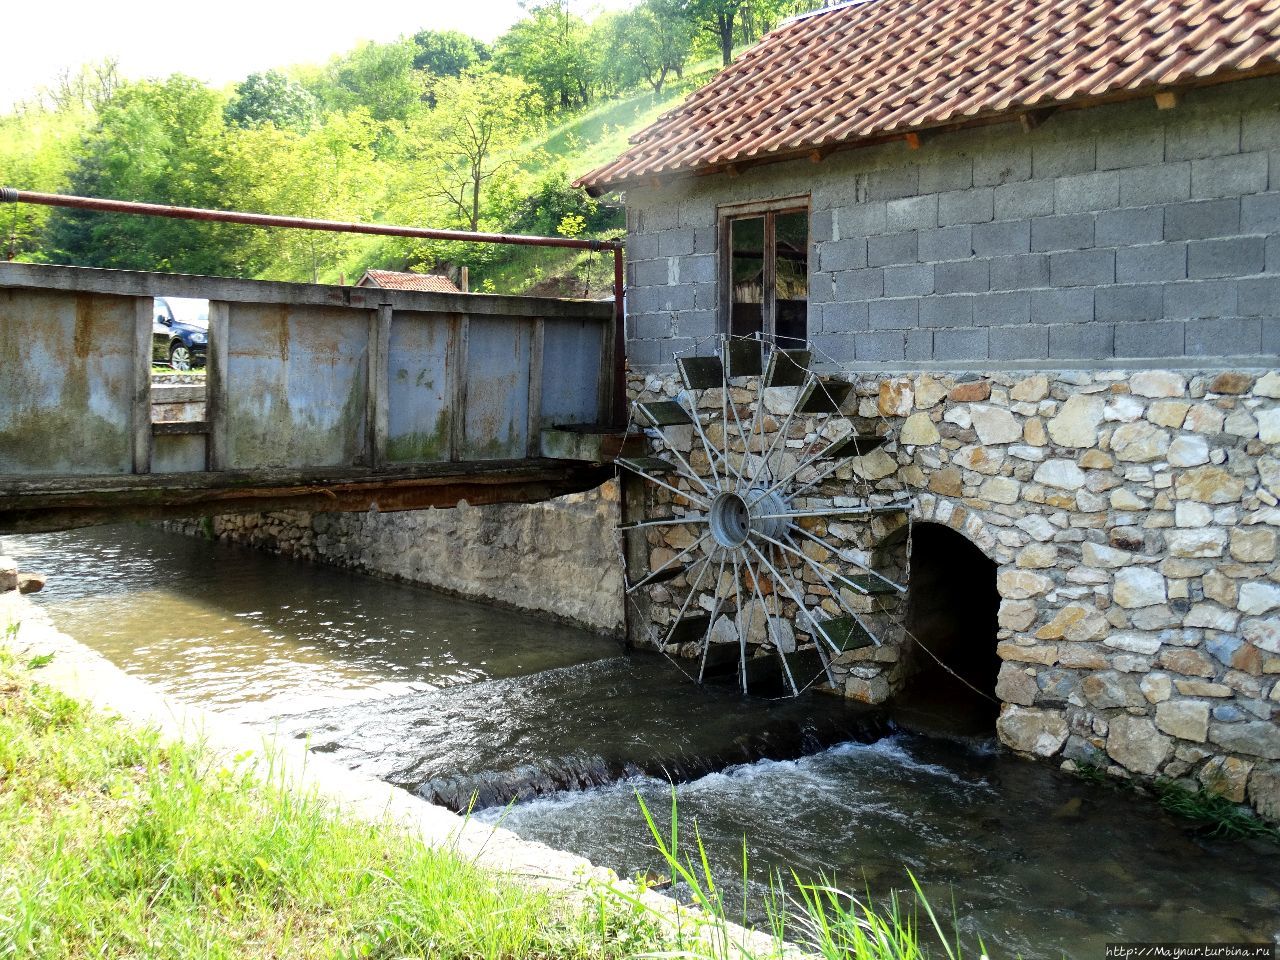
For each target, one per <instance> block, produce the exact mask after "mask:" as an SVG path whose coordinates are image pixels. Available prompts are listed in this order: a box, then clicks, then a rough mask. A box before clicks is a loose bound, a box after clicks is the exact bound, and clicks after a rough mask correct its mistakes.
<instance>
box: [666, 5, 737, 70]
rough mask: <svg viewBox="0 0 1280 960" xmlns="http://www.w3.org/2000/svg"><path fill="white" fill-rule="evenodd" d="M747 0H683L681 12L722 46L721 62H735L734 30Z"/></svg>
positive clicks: (724, 64)
mask: <svg viewBox="0 0 1280 960" xmlns="http://www.w3.org/2000/svg"><path fill="white" fill-rule="evenodd" d="M745 2H746V0H682V2H681V4H680V9H681V12H682V13H683V14H684V16H685V18H686V19H687V20H688V21H689V22H690V23H691V24H692V25H693V26H694V27H695V29H697V30H701V31H705V32H707V33H710V34H711V35H712V36H713V37H714V38H715V40H716V42H717V44H718V45H719V48H720V62H721V64H722V65H723V66H726V67H727V66H728V65H729V64H730V63H732V62H733V32H734V25H735V23H736V21H737V17H738V11H739V10H740V9H741V8H742V5H743V4H744V3H745Z"/></svg>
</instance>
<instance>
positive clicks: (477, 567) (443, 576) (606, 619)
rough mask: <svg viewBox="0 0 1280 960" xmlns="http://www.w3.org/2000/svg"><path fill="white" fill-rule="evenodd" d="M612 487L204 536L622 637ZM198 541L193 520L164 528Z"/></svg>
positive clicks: (291, 519) (302, 517)
mask: <svg viewBox="0 0 1280 960" xmlns="http://www.w3.org/2000/svg"><path fill="white" fill-rule="evenodd" d="M617 515H618V496H617V486H616V484H614V483H608V484H605V485H604V486H603V487H601V488H600V489H599V490H596V491H592V492H589V493H582V494H574V495H572V496H568V497H561V498H559V499H557V500H552V501H549V502H547V503H539V504H531V505H516V504H511V505H507V504H500V505H496V506H482V507H472V506H468V505H466V504H463V505H461V506H459V507H456V508H453V509H450V510H413V511H406V512H398V513H378V512H376V511H374V512H369V513H318V514H310V513H304V512H300V511H287V512H282V513H271V514H246V515H243V516H225V517H215V518H213V520H212V521H211V523H212V533H213V534H214V535H215V536H216V537H218V538H219V539H221V540H226V541H228V542H233V543H241V544H245V545H248V546H253V547H258V548H262V549H266V550H271V551H273V552H276V553H280V554H282V555H284V556H289V557H296V558H298V559H303V560H313V561H317V562H320V563H328V564H333V565H334V566H339V567H346V568H348V569H352V570H358V571H360V572H362V573H370V574H375V575H378V576H386V577H393V578H395V579H397V580H405V581H408V582H410V583H421V584H426V585H428V586H431V587H434V588H436V589H439V590H443V591H445V592H448V593H452V594H456V595H458V596H463V597H467V598H470V599H476V600H484V601H487V602H490V603H497V604H500V605H503V606H510V607H514V608H518V609H521V610H528V611H531V612H534V613H539V614H544V615H550V616H553V617H555V618H557V619H561V620H565V621H568V622H571V623H575V624H578V625H581V626H585V627H588V628H590V629H594V630H602V631H608V632H620V631H621V629H622V568H621V564H620V562H619V559H618V549H617V545H616V541H615V537H614V532H613V531H614V528H615V527H616V526H617V523H618V519H617ZM171 527H172V528H174V529H178V530H180V531H182V532H184V533H189V534H201V533H207V532H209V529H210V528H209V527H208V526H206V525H205V523H203V522H201V521H185V522H181V523H177V524H172V525H171Z"/></svg>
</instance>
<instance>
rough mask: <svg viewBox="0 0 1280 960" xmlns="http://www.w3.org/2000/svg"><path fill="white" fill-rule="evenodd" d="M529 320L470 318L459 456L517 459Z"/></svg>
mask: <svg viewBox="0 0 1280 960" xmlns="http://www.w3.org/2000/svg"><path fill="white" fill-rule="evenodd" d="M532 340H533V330H532V322H531V321H529V320H526V319H512V318H506V317H497V318H489V317H484V318H481V317H472V318H471V320H470V321H469V323H468V327H467V347H466V352H467V368H466V369H467V387H466V410H465V411H464V417H465V419H464V421H463V442H462V451H461V459H463V460H504V459H512V460H514V459H521V458H523V457H524V456H525V455H526V449H527V446H528V437H529V357H530V352H531V351H530V346H531V344H532Z"/></svg>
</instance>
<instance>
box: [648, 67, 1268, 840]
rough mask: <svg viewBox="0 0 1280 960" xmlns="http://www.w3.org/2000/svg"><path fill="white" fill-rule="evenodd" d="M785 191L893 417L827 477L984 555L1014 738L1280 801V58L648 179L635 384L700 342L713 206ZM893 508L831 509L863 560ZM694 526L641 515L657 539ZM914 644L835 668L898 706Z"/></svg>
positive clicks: (709, 296) (881, 420)
mask: <svg viewBox="0 0 1280 960" xmlns="http://www.w3.org/2000/svg"><path fill="white" fill-rule="evenodd" d="M798 197H805V198H808V202H809V205H810V211H811V220H810V262H809V277H810V297H811V299H810V303H809V308H808V324H809V337H810V339H811V340H812V342H813V344H814V346H815V348H816V351H817V353H816V356H817V357H818V358H819V361H818V362H819V364H820V369H821V370H822V372H824V373H828V374H834V375H837V376H841V377H843V378H845V379H848V380H853V381H855V388H854V390H853V391H852V392H851V394H850V398H849V400H848V401H846V403H845V405H844V406H843V408H842V412H844V413H845V414H847V415H848V416H850V417H851V418H852V419H853V420H854V421H855V424H857V425H858V426H859V427H860V428H865V430H864V431H863V432H885V431H887V432H888V434H889V436H890V437H891V441H890V443H888V444H887V445H886V446H884V447H882V448H880V449H878V450H876V451H874V452H873V453H871V454H869V455H867V456H864V457H861V458H858V459H856V460H854V461H853V462H852V464H853V465H852V467H851V468H848V469H845V470H844V471H843V472H841V473H838V474H837V477H838V478H840V479H841V480H842V481H843V482H845V483H846V484H847V488H846V490H845V492H847V493H849V494H851V495H852V494H855V493H856V492H857V490H858V489H859V487H860V485H861V484H862V483H863V482H864V481H865V482H867V483H869V484H871V486H872V489H873V490H874V492H875V493H876V494H880V495H884V496H891V495H901V496H910V497H912V498H913V501H912V507H911V516H912V517H913V519H914V521H916V522H928V523H935V524H941V525H944V526H947V527H950V528H951V529H953V530H955V531H957V532H959V533H961V534H962V535H963V536H965V537H967V538H968V539H969V540H970V541H971V542H972V543H973V544H975V545H976V546H977V547H978V548H979V549H981V550H982V552H983V553H984V554H985V555H986V556H987V557H989V558H990V559H991V560H993V561H994V562H995V564H996V568H995V574H994V576H995V578H996V587H997V588H998V592H999V596H1000V598H1001V599H1000V607H999V632H998V635H997V636H992V637H989V638H977V640H975V642H980V643H989V644H991V645H992V647H994V648H995V650H996V652H997V653H998V657H999V661H1000V667H999V674H998V678H993V679H994V680H995V687H994V691H993V692H994V694H995V695H996V696H997V698H998V699H999V700H1000V701H1001V713H1000V718H999V722H998V730H999V734H1000V737H1001V739H1002V740H1003V742H1004V743H1005V744H1006V745H1007V746H1009V747H1011V748H1012V749H1014V750H1016V751H1019V752H1021V753H1024V754H1027V755H1034V756H1038V757H1042V758H1055V759H1056V760H1057V761H1058V762H1066V763H1069V764H1081V763H1088V764H1093V765H1098V766H1101V767H1105V768H1107V769H1109V770H1110V771H1111V772H1112V773H1113V774H1115V775H1117V776H1124V777H1129V776H1136V777H1171V778H1175V779H1181V780H1184V781H1186V782H1187V783H1189V784H1190V785H1192V786H1195V785H1204V786H1206V787H1208V788H1210V789H1213V790H1215V791H1218V792H1220V793H1222V794H1224V795H1225V796H1227V797H1229V798H1230V799H1232V800H1235V801H1240V802H1251V803H1252V805H1253V806H1254V807H1255V809H1256V810H1258V811H1259V812H1261V813H1263V814H1265V815H1267V816H1269V817H1271V818H1273V819H1276V818H1280V565H1278V564H1277V534H1278V532H1280V530H1278V528H1280V372H1277V366H1280V363H1278V361H1280V357H1278V354H1280V80H1277V79H1275V78H1270V79H1265V80H1257V81H1248V82H1241V83H1235V84H1231V85H1227V86H1223V87H1218V88H1213V89H1203V90H1198V91H1192V92H1189V93H1187V94H1185V95H1184V96H1183V98H1182V99H1181V101H1180V102H1179V104H1178V106H1177V108H1176V109H1173V110H1167V111H1160V110H1157V108H1156V106H1155V104H1154V103H1153V102H1152V101H1151V100H1150V99H1147V100H1143V101H1137V102H1133V103H1128V104H1122V105H1110V106H1102V107H1096V108H1091V109H1085V110H1080V111H1071V112H1062V113H1059V114H1055V115H1053V116H1051V117H1049V118H1048V119H1047V120H1046V121H1044V122H1043V123H1041V124H1040V125H1039V126H1038V127H1036V128H1034V129H1031V130H1029V131H1024V130H1022V129H1021V128H1020V127H1019V126H1018V125H1017V124H1016V123H1015V124H1002V125H998V126H992V127H987V128H983V129H978V130H972V131H963V132H957V133H946V134H939V135H938V136H936V137H933V138H925V139H924V142H923V143H922V145H921V147H920V149H918V150H910V149H908V147H907V146H906V145H905V144H903V143H894V144H888V145H883V146H878V147H871V148H867V149H861V150H851V151H847V152H845V153H840V154H835V155H832V156H830V157H827V158H826V159H824V160H823V161H822V162H821V163H818V164H814V163H811V162H809V161H808V160H803V161H795V162H788V163H780V164H773V165H766V166H760V167H755V168H751V169H747V170H743V171H741V172H740V173H739V175H737V176H734V177H728V176H708V177H698V178H694V179H691V180H687V181H677V182H672V183H666V184H663V185H662V186H661V187H658V188H652V189H651V188H647V187H646V188H637V189H634V190H630V191H628V194H627V205H628V217H629V230H630V233H629V238H628V251H629V255H630V257H631V263H630V268H629V269H630V270H631V275H630V278H629V279H630V281H631V287H630V290H629V294H628V297H629V316H628V323H629V327H628V355H629V357H630V359H631V362H632V368H633V373H632V378H631V382H630V385H629V386H630V391H631V394H632V396H633V397H638V398H642V399H644V398H658V397H664V398H674V397H676V396H678V395H679V393H680V390H681V388H680V385H679V382H678V381H677V379H676V377H675V376H674V371H673V364H672V357H673V354H681V353H688V352H691V351H693V350H695V349H700V350H701V351H702V352H710V351H711V350H712V349H714V344H713V343H712V342H708V341H707V340H706V338H710V337H712V336H713V335H715V334H716V333H717V332H719V331H720V330H721V329H722V327H721V326H720V322H721V317H720V316H719V314H718V310H717V305H718V303H719V300H720V295H721V290H720V287H719V281H718V277H719V275H720V273H719V271H720V259H719V258H720V255H721V251H718V250H717V248H716V244H717V235H718V221H719V217H720V215H721V213H722V212H724V209H725V208H726V207H727V208H729V209H732V208H733V205H736V204H742V203H746V202H758V201H766V200H770V199H774V198H798ZM748 387H749V389H750V386H749V385H748ZM753 395H754V394H753V393H751V394H745V395H744V399H743V400H742V402H744V403H745V402H746V400H745V396H753ZM735 402H738V398H735ZM780 409H781V408H779V409H778V410H775V409H773V408H772V407H771V408H770V409H769V413H770V414H775V415H777V416H774V417H765V418H764V421H765V423H766V424H767V426H766V434H765V436H766V439H767V438H768V431H769V430H773V431H776V430H778V429H780V427H779V424H778V421H779V420H781V419H782V418H781V415H780V414H779V410H780ZM804 419H805V418H797V422H796V423H794V424H793V425H792V427H791V429H792V431H793V432H792V433H791V434H789V435H788V437H787V439H788V441H790V442H789V443H788V444H787V446H797V447H803V446H805V445H807V444H809V443H811V442H812V436H810V435H806V433H805V431H806V429H812V427H811V426H808V425H806V424H804V423H800V422H799V421H800V420H804ZM686 453H687V455H689V456H693V455H694V454H695V451H694V450H693V449H692V447H690V449H689V450H688V451H686ZM656 499H657V500H661V499H663V498H662V496H661V495H659V496H658V497H656ZM657 506H658V505H656V504H651V505H650V509H654V508H655V507H657ZM900 523H901V521H898V522H890V521H889V520H886V519H876V520H874V521H868V522H865V523H840V524H836V523H831V524H830V525H829V528H828V529H829V531H830V532H831V534H832V536H833V537H834V538H835V539H836V541H837V542H836V546H839V547H848V548H849V549H851V550H854V551H858V552H859V555H861V556H864V557H870V556H875V555H876V551H877V550H881V549H882V548H883V546H884V545H885V544H887V543H890V542H892V538H893V537H894V536H895V534H897V535H900V533H899V531H898V529H897V528H898V526H899V525H900ZM685 535H687V534H686V533H685V532H684V531H682V530H681V529H680V528H673V529H671V531H670V534H669V535H664V534H663V533H662V532H660V531H653V530H651V531H648V532H647V537H646V540H645V543H646V546H647V548H648V551H649V556H648V557H647V558H646V562H647V563H648V564H649V566H652V564H653V563H654V562H660V561H661V560H662V559H664V558H668V557H671V556H672V555H673V554H675V553H676V552H678V551H679V550H680V548H681V546H682V542H681V541H679V540H678V539H675V538H678V537H680V536H685ZM841 538H844V539H843V541H842V539H841ZM637 572H640V571H637ZM651 593H652V594H653V595H654V597H655V598H651V602H652V607H651V613H650V617H651V620H652V622H653V623H654V624H665V623H668V622H670V620H671V618H672V617H673V616H675V615H676V614H675V610H674V607H673V604H672V603H671V602H670V601H669V598H668V596H667V593H666V591H665V589H664V588H661V587H659V588H654V589H653V590H652V591H651ZM635 628H636V631H637V633H636V637H637V639H638V640H639V641H640V642H644V639H645V638H646V637H652V636H660V635H661V633H660V632H657V631H654V630H652V629H651V628H649V627H648V626H646V625H645V624H640V623H637V624H636V625H635ZM722 632H723V633H724V634H726V635H730V636H736V634H733V625H732V624H727V625H726V627H725V629H724V631H722ZM767 644H768V641H767V640H766V641H765V646H767ZM670 652H673V653H681V652H685V653H688V652H690V651H683V650H679V649H673V650H672V651H670ZM913 661H915V658H913V657H912V656H911V649H910V646H909V644H907V642H906V640H905V638H901V639H900V641H899V642H894V643H888V644H886V645H884V646H880V647H868V648H864V649H861V650H855V651H851V652H848V653H846V654H844V655H842V656H841V657H840V659H839V661H838V662H837V667H838V668H839V669H838V677H839V680H840V683H841V686H842V689H843V691H844V692H845V693H846V695H848V696H851V697H855V698H858V699H863V700H868V701H873V702H875V701H882V700H885V699H887V698H889V697H891V696H893V695H894V693H895V692H897V691H898V690H899V689H901V687H902V685H903V684H904V682H905V681H906V679H907V677H908V673H909V670H910V666H909V664H910V663H912V662H913Z"/></svg>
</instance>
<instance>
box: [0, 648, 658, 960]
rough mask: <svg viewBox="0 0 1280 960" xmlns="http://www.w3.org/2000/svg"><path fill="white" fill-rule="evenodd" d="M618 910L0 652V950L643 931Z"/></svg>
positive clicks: (567, 953) (218, 947) (284, 949)
mask: <svg viewBox="0 0 1280 960" xmlns="http://www.w3.org/2000/svg"><path fill="white" fill-rule="evenodd" d="M37 676H38V675H37ZM628 916H629V914H628V913H627V912H626V911H623V910H615V909H612V908H606V906H601V907H600V908H599V909H598V910H595V911H593V910H588V909H585V908H582V907H580V906H574V907H570V906H569V905H568V904H567V902H566V901H563V900H558V899H555V898H553V897H551V896H550V895H549V894H546V893H544V892H539V891H537V890H534V889H530V888H529V887H527V886H526V885H522V884H518V883H515V882H512V881H505V880H501V879H499V878H498V877H496V876H495V875H492V874H489V873H486V872H484V871H482V870H480V869H478V868H476V867H475V866H473V865H471V864H470V863H468V862H466V861H465V860H464V859H463V858H462V857H460V856H459V855H458V854H457V853H455V852H454V851H452V850H449V849H428V848H426V847H424V846H423V845H422V844H420V843H419V842H417V841H416V840H414V839H412V838H410V837H407V836H404V835H402V834H400V833H398V832H397V831H396V830H395V829H394V828H392V827H390V826H388V825H382V826H370V825H367V824H362V823H358V822H355V821H352V820H349V819H345V818H343V817H342V816H340V815H339V814H338V813H336V812H335V811H333V810H332V809H330V808H329V807H327V806H326V805H324V804H323V803H321V802H319V801H318V800H315V799H312V798H306V797H300V796H298V795H295V794H291V793H289V792H286V791H285V790H283V789H280V788H279V787H278V785H276V784H275V783H273V781H272V778H271V776H270V774H268V775H267V776H266V777H264V778H259V777H257V776H255V775H254V774H253V773H252V772H250V769H249V768H248V767H247V766H246V765H244V764H241V765H239V766H237V765H235V764H231V765H223V764H220V763H218V762H216V761H215V760H212V759H211V758H210V756H209V755H208V754H207V753H206V752H205V751H203V750H201V749H200V748H198V747H193V746H187V745H176V746H166V745H163V744H162V743H160V742H159V740H158V738H157V736H156V735H155V733H153V732H151V731H146V730H137V729H134V728H131V727H129V726H127V725H126V724H124V723H122V722H119V721H116V720H112V719H109V718H106V717H104V716H101V715H99V714H95V713H93V712H91V711H90V710H88V709H87V708H85V707H84V706H82V705H81V704H78V703H76V702H74V701H72V700H69V699H67V698H66V697H64V696H62V695H61V694H59V693H57V692H56V691H54V690H52V689H51V688H49V687H47V686H44V685H42V684H40V683H38V682H35V681H33V679H32V677H31V675H30V674H29V673H28V671H26V670H24V669H21V668H19V667H18V666H17V665H16V664H15V662H14V660H13V658H12V657H11V656H9V655H0V957H18V956H20V957H49V958H71V957H146V958H170V957H172V958H179V957H181V958H187V957H210V958H222V957H227V958H230V957H247V956H252V957H401V956H414V957H418V956H423V957H425V956H430V957H441V958H473V957H474V958H505V957H511V958H515V957H531V958H539V957H547V958H551V957H556V958H559V957H566V958H577V957H582V958H586V957H611V956H622V955H624V953H627V952H632V946H633V944H632V940H633V939H634V938H635V937H637V936H643V934H644V932H645V929H646V928H645V927H644V925H643V923H635V924H630V925H625V926H623V925H620V924H619V922H617V921H618V919H619V918H621V920H622V921H625V920H626V918H627V917H628Z"/></svg>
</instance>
